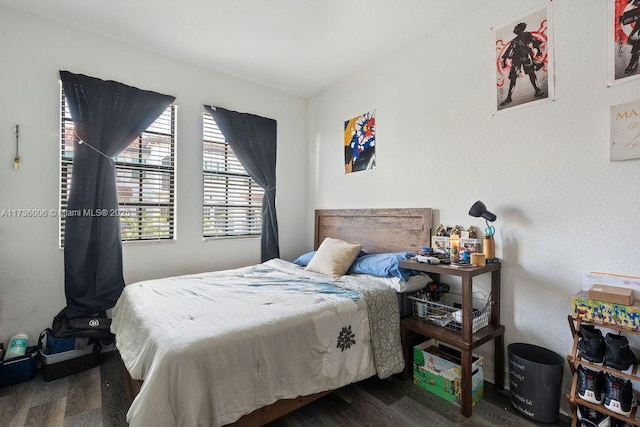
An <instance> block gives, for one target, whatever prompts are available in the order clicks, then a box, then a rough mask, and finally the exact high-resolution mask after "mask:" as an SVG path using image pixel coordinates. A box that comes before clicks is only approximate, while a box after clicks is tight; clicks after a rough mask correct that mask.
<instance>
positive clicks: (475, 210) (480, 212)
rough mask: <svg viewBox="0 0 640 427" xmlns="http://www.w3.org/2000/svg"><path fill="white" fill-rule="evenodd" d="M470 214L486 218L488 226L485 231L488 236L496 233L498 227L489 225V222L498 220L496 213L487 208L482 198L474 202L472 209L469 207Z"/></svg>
mask: <svg viewBox="0 0 640 427" xmlns="http://www.w3.org/2000/svg"><path fill="white" fill-rule="evenodd" d="M469 215H471V216H475V217H477V218H480V217H482V218H484V219H485V222H486V223H487V228H486V229H485V230H484V232H485V234H486V235H487V236H493V235H494V234H495V233H496V229H495V228H494V227H493V225H489V222H493V221H495V220H496V218H497V217H496V214H494V213H493V212H489V211H488V210H487V207H486V206H485V205H484V203H482V202H481V201H480V200H478V201H477V202H475V203H474V204H473V206H471V209H469Z"/></svg>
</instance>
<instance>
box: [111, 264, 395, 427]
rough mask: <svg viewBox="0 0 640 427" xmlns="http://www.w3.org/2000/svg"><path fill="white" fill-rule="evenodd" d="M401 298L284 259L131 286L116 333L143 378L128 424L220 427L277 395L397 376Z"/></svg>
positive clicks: (116, 317)
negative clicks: (399, 302)
mask: <svg viewBox="0 0 640 427" xmlns="http://www.w3.org/2000/svg"><path fill="white" fill-rule="evenodd" d="M335 285H338V286H340V287H336V286H335ZM355 291H357V292H355ZM395 301H396V297H395V292H394V291H393V290H392V289H390V288H387V289H385V288H384V286H382V285H379V284H376V283H373V282H366V281H363V280H362V279H357V278H351V277H349V276H343V277H342V278H339V279H331V278H329V277H327V276H324V275H320V274H315V273H310V272H307V271H306V270H304V269H302V268H300V267H298V266H296V265H294V264H291V263H288V262H286V261H282V260H279V259H275V260H271V261H268V262H266V263H264V264H259V265H255V266H251V267H245V268H240V269H235V270H226V271H219V272H212V273H203V274H196V275H189V276H180V277H172V278H166V279H159V280H149V281H144V282H138V283H134V284H131V285H128V286H127V287H126V288H125V290H124V292H123V293H122V296H121V297H120V299H119V300H118V303H117V304H116V306H115V307H114V309H113V322H112V327H111V328H112V331H113V332H114V333H115V334H116V345H117V348H118V350H119V351H120V355H121V357H122V360H123V361H124V363H125V366H126V367H127V369H128V371H129V373H130V374H131V377H132V378H134V379H140V380H144V383H143V385H142V389H141V390H140V393H139V394H138V396H137V397H136V399H135V400H134V401H133V403H132V405H131V407H130V409H129V412H128V414H127V421H129V423H130V424H131V425H132V426H196V425H197V426H217V425H224V424H228V423H231V422H234V421H236V420H237V419H238V418H240V417H241V416H242V415H244V414H247V413H250V412H252V411H253V410H255V409H257V408H260V407H263V406H266V405H269V404H271V403H273V402H275V401H277V400H279V399H286V398H295V397H298V396H303V395H308V394H313V393H316V392H319V391H323V390H332V389H336V388H339V387H341V386H343V385H346V384H349V383H352V382H355V381H359V380H362V379H364V378H368V377H370V376H372V375H374V374H376V373H377V374H378V375H379V376H380V377H382V378H384V377H387V376H389V375H391V374H393V373H396V372H400V371H401V370H402V368H403V364H404V362H403V360H402V350H401V347H400V338H399V318H398V309H397V305H396V302H395ZM368 306H369V310H368ZM368 311H370V312H369V313H368ZM372 324H373V326H374V327H373V329H370V326H371V325H372ZM372 340H373V342H374V343H375V347H376V348H373V347H372ZM374 354H375V355H374Z"/></svg>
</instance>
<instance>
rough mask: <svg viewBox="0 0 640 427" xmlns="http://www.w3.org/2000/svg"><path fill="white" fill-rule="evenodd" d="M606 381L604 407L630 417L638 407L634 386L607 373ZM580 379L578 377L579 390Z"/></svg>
mask: <svg viewBox="0 0 640 427" xmlns="http://www.w3.org/2000/svg"><path fill="white" fill-rule="evenodd" d="M604 377H605V379H604V389H605V391H604V407H605V408H607V409H608V410H610V411H613V412H615V413H616V414H620V415H624V416H627V417H628V416H629V415H630V414H631V410H632V409H633V407H634V406H636V397H635V396H634V395H633V386H632V385H631V381H630V380H624V379H622V378H618V377H616V376H614V375H611V374H609V373H607V374H606V375H605V376H604ZM579 386H580V378H579V377H578V390H579Z"/></svg>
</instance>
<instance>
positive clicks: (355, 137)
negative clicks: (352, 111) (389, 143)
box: [344, 111, 376, 173]
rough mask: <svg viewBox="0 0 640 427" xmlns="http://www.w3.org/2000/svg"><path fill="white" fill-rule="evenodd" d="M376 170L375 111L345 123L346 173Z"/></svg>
mask: <svg viewBox="0 0 640 427" xmlns="http://www.w3.org/2000/svg"><path fill="white" fill-rule="evenodd" d="M375 168H376V117H375V111H373V112H370V113H365V114H363V115H361V116H358V117H354V118H352V119H351V120H346V121H345V122H344V173H351V172H358V171H365V170H370V169H375Z"/></svg>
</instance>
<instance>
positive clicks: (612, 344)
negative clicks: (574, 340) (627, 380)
mask: <svg viewBox="0 0 640 427" xmlns="http://www.w3.org/2000/svg"><path fill="white" fill-rule="evenodd" d="M605 343H606V346H605V347H606V351H605V358H604V364H605V365H606V366H609V367H610V368H613V369H620V370H621V371H626V370H627V369H629V368H630V367H631V365H635V364H636V363H638V362H637V361H636V356H635V354H633V351H631V349H630V348H629V341H628V340H627V337H625V336H624V335H615V334H612V333H608V334H607V336H606V338H605ZM578 344H579V343H578Z"/></svg>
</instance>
